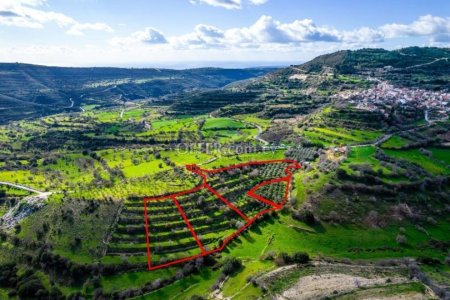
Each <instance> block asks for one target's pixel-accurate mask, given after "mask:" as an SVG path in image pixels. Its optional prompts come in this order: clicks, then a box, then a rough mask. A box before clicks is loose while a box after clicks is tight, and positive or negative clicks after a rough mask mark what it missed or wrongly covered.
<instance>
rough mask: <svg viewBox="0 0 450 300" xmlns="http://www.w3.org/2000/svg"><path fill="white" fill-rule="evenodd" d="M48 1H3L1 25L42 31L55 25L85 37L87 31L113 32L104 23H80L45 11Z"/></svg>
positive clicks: (0, 7) (0, 13)
mask: <svg viewBox="0 0 450 300" xmlns="http://www.w3.org/2000/svg"><path fill="white" fill-rule="evenodd" d="M46 1H47V0H1V2H0V25H6V26H15V27H25V28H33V29H40V28H44V26H45V25H46V24H49V23H54V24H56V25H57V26H59V27H68V28H69V29H68V30H67V31H66V32H67V33H68V34H71V35H83V31H85V30H100V31H106V32H113V29H112V28H111V27H109V26H108V25H106V24H104V23H99V22H97V23H80V22H78V21H76V20H74V19H72V18H71V17H69V16H66V15H65V14H62V13H58V12H54V11H47V10H43V6H45V5H46Z"/></svg>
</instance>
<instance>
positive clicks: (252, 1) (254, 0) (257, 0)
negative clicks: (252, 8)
mask: <svg viewBox="0 0 450 300" xmlns="http://www.w3.org/2000/svg"><path fill="white" fill-rule="evenodd" d="M268 1H269V0H249V1H248V2H250V4H253V5H262V4H265V3H267V2H268Z"/></svg>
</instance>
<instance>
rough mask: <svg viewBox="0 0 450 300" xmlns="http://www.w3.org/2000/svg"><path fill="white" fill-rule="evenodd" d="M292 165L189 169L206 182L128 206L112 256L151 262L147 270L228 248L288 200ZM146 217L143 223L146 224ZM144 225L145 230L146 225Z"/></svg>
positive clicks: (275, 162)
mask: <svg viewBox="0 0 450 300" xmlns="http://www.w3.org/2000/svg"><path fill="white" fill-rule="evenodd" d="M298 168H300V165H299V164H298V163H297V162H296V161H293V160H271V161H257V162H248V163H243V164H240V165H233V166H229V167H226V168H220V169H210V170H205V169H200V168H199V167H198V166H197V165H188V166H187V169H188V170H189V171H191V172H192V173H194V174H197V175H198V176H200V177H201V178H202V183H201V184H200V185H198V186H196V187H194V188H192V189H190V190H185V191H181V192H178V193H174V194H169V195H164V196H158V197H148V198H145V199H144V209H142V208H141V207H140V205H142V204H141V203H139V201H138V199H130V200H129V201H127V202H125V203H124V208H123V211H122V213H121V216H120V220H119V222H118V225H117V228H116V229H115V231H114V233H113V235H112V245H111V246H110V247H109V249H108V255H110V256H121V257H123V256H127V257H130V256H131V257H133V259H132V260H133V261H142V259H143V258H144V257H145V255H146V256H147V258H148V268H149V270H156V269H160V268H164V267H166V266H170V265H173V264H177V263H181V262H185V261H188V260H192V259H196V258H198V257H201V256H205V255H208V254H211V253H214V252H218V251H221V250H223V249H224V247H225V246H226V245H227V244H228V242H229V241H231V240H232V239H233V238H235V237H236V236H237V235H239V234H240V233H241V232H242V231H244V230H245V229H246V228H247V227H248V226H250V225H251V224H253V223H254V222H255V221H256V220H257V219H258V218H259V217H260V216H262V215H263V214H266V213H268V212H271V211H274V210H279V209H281V208H282V207H283V205H284V204H285V203H286V201H287V197H288V193H289V188H290V184H291V177H292V173H291V170H293V169H298ZM142 213H144V216H145V218H144V222H143V221H142ZM143 223H145V226H143Z"/></svg>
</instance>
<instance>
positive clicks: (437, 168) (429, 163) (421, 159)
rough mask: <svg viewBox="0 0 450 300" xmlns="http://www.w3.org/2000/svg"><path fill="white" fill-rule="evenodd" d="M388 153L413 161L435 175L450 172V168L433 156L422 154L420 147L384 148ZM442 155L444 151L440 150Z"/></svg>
mask: <svg viewBox="0 0 450 300" xmlns="http://www.w3.org/2000/svg"><path fill="white" fill-rule="evenodd" d="M384 151H385V153H386V154H388V155H390V156H392V157H395V158H400V159H404V160H407V161H409V162H412V163H414V164H416V165H419V166H420V167H422V168H424V169H425V170H427V171H428V172H430V173H432V174H435V175H444V174H450V168H448V167H446V166H444V165H442V164H441V163H439V162H437V161H435V160H433V159H432V158H431V157H428V156H426V155H424V154H422V153H421V152H420V151H419V150H418V149H410V150H384ZM439 154H441V155H442V152H439Z"/></svg>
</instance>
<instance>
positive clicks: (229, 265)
mask: <svg viewBox="0 0 450 300" xmlns="http://www.w3.org/2000/svg"><path fill="white" fill-rule="evenodd" d="M241 267H242V261H241V260H240V259H237V258H235V257H227V258H226V259H225V261H224V262H223V267H222V273H223V274H225V275H231V274H233V273H235V272H236V271H237V270H239V269H240V268H241Z"/></svg>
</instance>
